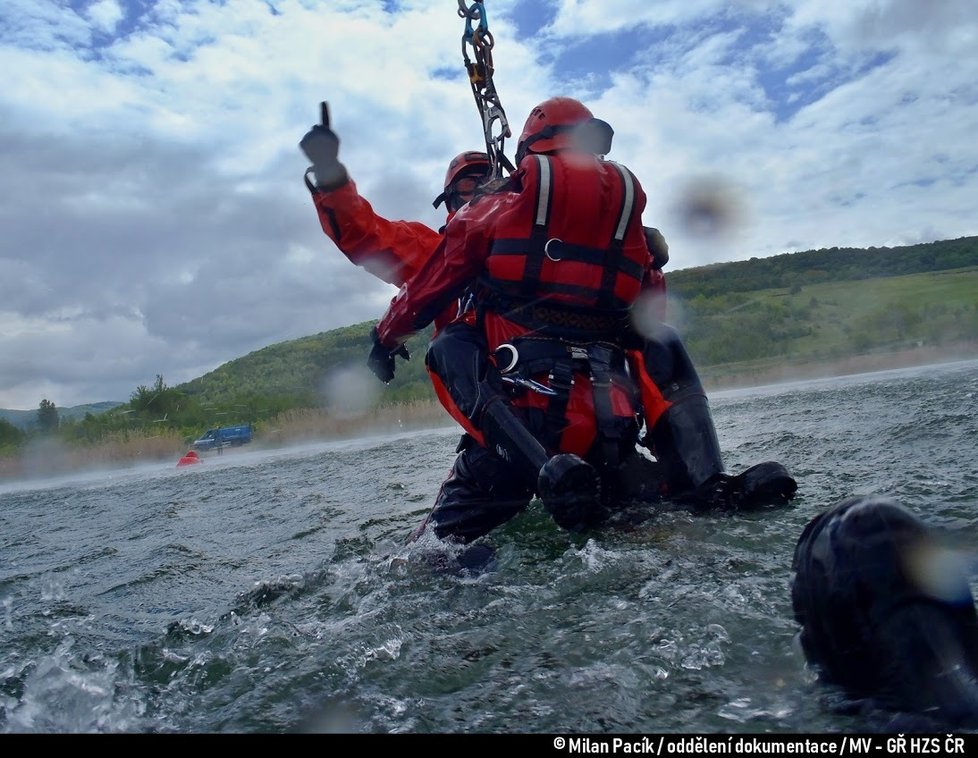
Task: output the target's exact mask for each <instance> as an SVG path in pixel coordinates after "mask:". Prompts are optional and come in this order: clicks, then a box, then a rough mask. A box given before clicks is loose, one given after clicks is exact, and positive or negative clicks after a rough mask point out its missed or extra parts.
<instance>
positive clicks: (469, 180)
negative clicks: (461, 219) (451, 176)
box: [447, 174, 487, 212]
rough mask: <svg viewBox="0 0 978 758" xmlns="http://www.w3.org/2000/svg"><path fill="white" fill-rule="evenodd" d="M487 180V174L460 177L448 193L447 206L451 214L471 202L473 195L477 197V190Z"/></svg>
mask: <svg viewBox="0 0 978 758" xmlns="http://www.w3.org/2000/svg"><path fill="white" fill-rule="evenodd" d="M486 178H487V177H486V175H485V174H469V175H468V176H460V177H459V178H458V179H456V180H455V181H454V182H452V184H451V187H449V191H448V203H447V205H448V210H449V212H454V211H457V210H458V209H459V208H461V207H462V206H463V205H465V204H466V203H467V202H469V200H471V199H472V197H473V195H475V191H476V189H477V188H478V187H479V185H480V184H482V183H483V182H484V181H485V180H486Z"/></svg>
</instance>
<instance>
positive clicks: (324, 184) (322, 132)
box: [299, 101, 348, 192]
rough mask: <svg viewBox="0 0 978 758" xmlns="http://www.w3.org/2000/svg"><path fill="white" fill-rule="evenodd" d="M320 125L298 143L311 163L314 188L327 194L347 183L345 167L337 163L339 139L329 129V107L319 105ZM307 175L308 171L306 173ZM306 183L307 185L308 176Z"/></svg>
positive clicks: (322, 104)
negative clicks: (320, 113)
mask: <svg viewBox="0 0 978 758" xmlns="http://www.w3.org/2000/svg"><path fill="white" fill-rule="evenodd" d="M320 108H321V109H322V123H321V124H316V125H315V126H314V127H313V128H312V129H310V130H309V131H308V132H306V136H304V137H303V138H302V139H301V140H300V141H299V148H300V149H301V150H302V152H304V153H305V154H306V157H307V158H308V159H309V161H310V162H311V163H312V166H311V167H310V168H311V169H312V172H313V173H314V174H315V175H316V182H315V187H316V188H317V189H321V190H325V191H327V192H329V191H331V190H334V189H338V188H340V187H342V186H343V185H344V184H346V183H347V181H348V177H347V173H346V167H345V166H344V165H343V164H342V163H340V162H339V159H338V157H337V156H338V155H339V150H340V138H339V137H337V136H336V132H334V131H333V130H332V129H330V128H329V106H328V105H327V104H326V103H325V101H324V102H322V103H320ZM307 174H308V171H307ZM306 183H307V184H308V183H309V179H308V176H307V177H306Z"/></svg>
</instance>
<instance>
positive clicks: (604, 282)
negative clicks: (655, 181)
mask: <svg viewBox="0 0 978 758" xmlns="http://www.w3.org/2000/svg"><path fill="white" fill-rule="evenodd" d="M608 162H609V163H611V165H612V166H614V167H615V168H616V169H617V170H618V176H619V177H621V183H622V192H623V195H624V200H623V201H622V204H621V212H620V213H619V214H618V224H617V225H616V226H615V233H614V235H613V236H612V238H611V243H610V244H609V245H608V252H609V253H610V254H611V255H612V256H613V257H614V259H615V260H618V261H624V260H625V258H624V255H623V251H624V248H625V231H626V230H627V229H628V221H629V219H631V217H632V209H633V208H634V207H635V179H634V177H632V175H631V173H630V172H629V170H628V169H627V168H625V167H624V166H622V165H621V164H620V163H615V162H613V161H608ZM636 268H640V267H636ZM617 274H618V272H617V271H616V270H615V269H614V268H612V267H611V266H608V267H607V268H605V270H604V275H603V276H602V278H601V293H600V295H599V296H598V306H599V307H601V308H610V307H611V306H612V305H613V304H614V301H615V279H616V277H617ZM638 278H639V280H641V278H642V273H639V275H638Z"/></svg>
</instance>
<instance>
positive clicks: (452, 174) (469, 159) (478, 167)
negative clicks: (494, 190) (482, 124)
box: [432, 150, 492, 208]
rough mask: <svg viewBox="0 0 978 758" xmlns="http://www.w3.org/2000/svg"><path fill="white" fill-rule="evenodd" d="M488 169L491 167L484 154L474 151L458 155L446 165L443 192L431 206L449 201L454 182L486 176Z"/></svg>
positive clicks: (487, 157)
mask: <svg viewBox="0 0 978 758" xmlns="http://www.w3.org/2000/svg"><path fill="white" fill-rule="evenodd" d="M490 168H492V166H491V164H490V163H489V156H488V155H487V154H486V153H479V152H476V151H474V150H467V151H466V152H464V153H459V154H458V155H456V156H455V157H454V158H452V162H451V163H449V164H448V170H447V171H446V172H445V190H444V191H443V192H442V193H441V194H440V195H439V196H438V197H436V198H435V201H434V203H432V205H434V206H435V207H436V208H437V207H438V206H439V205H441V204H442V203H443V202H445V201H447V200H448V199H449V196H450V195H451V194H452V184H454V183H455V181H456V180H458V179H460V178H462V177H463V176H481V177H484V176H488V174H489V170H490Z"/></svg>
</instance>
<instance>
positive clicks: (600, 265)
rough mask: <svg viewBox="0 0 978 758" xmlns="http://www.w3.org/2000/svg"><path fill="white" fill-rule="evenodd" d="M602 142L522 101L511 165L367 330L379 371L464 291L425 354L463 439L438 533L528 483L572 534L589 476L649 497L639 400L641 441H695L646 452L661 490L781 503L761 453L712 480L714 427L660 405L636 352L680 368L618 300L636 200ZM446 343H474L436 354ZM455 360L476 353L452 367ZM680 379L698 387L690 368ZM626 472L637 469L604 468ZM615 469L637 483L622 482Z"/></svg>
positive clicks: (635, 253) (631, 271) (771, 468)
mask: <svg viewBox="0 0 978 758" xmlns="http://www.w3.org/2000/svg"><path fill="white" fill-rule="evenodd" d="M610 142H611V128H610V127H609V126H608V125H607V124H605V123H604V122H602V121H599V120H597V119H595V118H593V116H592V114H591V112H590V111H589V110H588V109H587V108H585V107H584V106H583V105H582V104H581V103H579V102H577V101H575V100H572V99H570V98H553V99H551V100H548V101H546V102H544V103H542V104H541V105H540V106H537V108H535V109H534V110H533V112H532V113H531V115H530V117H529V118H528V119H527V122H526V126H525V127H524V130H523V134H522V135H521V137H520V140H519V145H518V148H517V159H518V164H519V167H518V170H517V171H516V173H515V174H514V175H513V176H511V177H510V178H509V180H508V181H507V182H506V183H505V185H504V186H503V187H502V188H501V189H499V190H497V191H495V192H493V193H492V194H487V195H485V196H482V197H477V198H476V199H475V200H473V201H472V202H470V203H469V204H468V205H467V206H466V207H464V208H462V209H461V210H460V211H459V212H458V213H457V214H456V215H455V217H454V218H452V219H451V220H450V221H449V223H448V224H447V226H446V229H445V239H444V240H443V241H442V242H441V243H440V244H439V247H438V249H437V250H436V251H435V252H434V253H433V254H432V256H431V257H430V258H429V260H428V262H427V263H426V264H425V265H424V266H423V267H422V269H421V271H420V272H419V273H418V274H417V276H416V277H415V278H413V279H412V280H410V281H409V282H408V283H407V285H406V286H404V287H402V288H401V291H400V292H399V293H398V295H397V297H396V298H395V299H394V300H393V301H392V304H391V307H390V308H389V309H388V311H387V313H386V314H385V315H384V317H383V318H382V319H381V321H380V322H379V324H378V325H377V327H376V344H375V348H374V351H373V352H372V353H371V359H370V362H371V365H372V367H374V368H375V370H377V373H378V376H380V377H381V379H383V380H385V381H388V380H389V379H388V378H386V377H385V371H388V370H389V369H387V368H386V366H385V364H384V359H385V358H386V359H388V360H389V361H392V360H393V359H392V356H393V355H394V354H395V353H396V351H397V350H398V349H399V348H400V346H401V345H402V344H403V341H404V340H405V339H406V338H407V337H408V336H409V335H410V334H412V333H414V332H415V331H417V330H419V329H421V328H423V327H424V326H426V325H427V324H428V323H430V322H431V321H432V319H433V318H434V317H435V315H436V314H437V313H439V312H440V311H441V310H442V308H444V307H445V305H446V304H448V303H450V302H453V301H455V300H457V299H458V298H460V297H463V296H467V299H466V302H465V305H466V307H465V310H464V313H463V315H462V316H461V318H460V320H458V321H456V322H454V323H453V324H452V325H450V326H448V327H446V328H445V329H444V330H443V331H442V333H441V334H440V335H439V336H438V337H437V338H436V339H435V340H433V342H432V345H431V346H430V347H429V351H428V367H429V369H430V371H431V373H432V374H433V378H434V381H435V386H436V389H437V390H438V391H439V395H440V396H442V399H443V402H445V401H446V400H447V401H448V402H447V403H446V405H447V406H448V407H449V410H450V412H452V415H453V417H455V418H456V420H457V421H459V423H461V424H462V426H463V427H464V428H465V429H466V431H467V432H468V434H469V435H470V436H471V437H472V438H473V439H474V440H475V441H476V442H478V443H480V444H479V448H475V446H474V445H470V446H469V447H467V448H466V449H465V450H463V451H462V454H461V455H460V458H459V460H457V461H456V466H455V469H454V471H453V476H452V477H450V479H449V480H448V481H447V482H446V483H445V485H444V486H443V488H442V492H441V493H440V494H439V498H438V501H437V502H436V505H435V508H434V510H433V512H432V514H431V517H430V520H431V521H432V522H433V524H434V528H435V530H436V533H437V534H438V535H439V536H452V537H455V538H458V539H461V540H462V541H470V540H471V539H474V538H475V537H478V536H480V535H481V534H484V533H485V532H487V531H488V530H489V529H491V528H493V527H494V526H496V525H498V524H499V523H503V522H504V521H506V520H508V519H509V518H511V517H512V516H513V515H515V513H518V512H519V511H520V510H522V509H523V508H524V507H525V506H526V503H527V502H528V501H529V499H530V497H532V494H533V493H534V491H535V492H536V493H537V494H539V495H540V496H541V499H542V500H543V502H544V505H545V506H546V507H547V509H548V511H550V512H551V514H552V515H553V516H554V518H555V520H556V521H557V522H558V523H559V524H560V525H561V526H564V527H566V528H568V529H572V530H580V529H583V528H587V527H589V526H593V525H595V524H596V523H599V522H600V521H601V520H602V519H603V517H604V515H605V510H604V508H602V507H600V505H599V503H600V492H601V490H602V482H601V480H602V479H604V482H605V485H606V490H605V491H606V495H607V494H608V488H607V485H608V484H610V485H611V487H610V491H611V493H613V497H615V498H619V497H621V496H622V495H623V494H624V495H626V496H630V495H636V494H642V495H648V494H650V493H649V492H647V491H643V487H646V488H647V487H648V483H649V482H656V483H658V482H659V480H660V479H661V478H662V477H661V472H655V474H653V472H652V469H651V468H649V467H648V466H645V467H643V466H642V465H641V464H644V463H647V459H644V458H642V457H641V456H639V455H638V454H637V453H636V452H635V450H634V447H635V444H636V442H637V441H638V423H637V417H638V414H639V412H640V407H641V406H643V405H644V406H645V413H646V417H647V419H648V421H647V423H648V426H649V428H650V430H652V431H651V435H650V436H651V438H652V442H653V444H656V441H657V440H661V441H662V443H663V445H661V446H664V445H665V444H669V443H671V442H674V441H676V440H677V439H678V441H679V442H683V441H684V440H683V434H685V433H686V432H690V433H691V434H695V436H696V440H695V446H696V447H697V449H696V450H687V451H681V450H680V451H675V450H674V451H671V452H673V453H675V455H674V456H673V461H669V460H668V459H669V457H670V456H669V452H665V453H663V454H662V455H663V458H664V459H665V460H666V461H667V462H678V463H679V464H680V465H681V466H682V467H684V468H683V470H682V471H679V470H676V471H673V472H668V473H667V476H666V477H665V479H666V482H665V485H666V487H668V486H670V485H671V484H672V482H679V481H680V479H681V478H682V477H685V478H686V481H685V482H682V483H681V486H683V485H684V486H685V489H686V491H689V490H690V489H692V490H695V491H697V496H702V495H706V494H707V492H706V491H705V490H703V485H708V490H709V493H710V494H711V497H710V498H709V501H708V504H710V505H716V504H721V501H724V502H727V503H730V504H733V503H731V501H736V500H737V499H740V496H741V495H748V496H749V497H750V498H751V499H755V500H756V498H758V497H761V498H764V499H768V498H772V497H776V498H777V499H782V500H783V499H787V498H789V497H790V496H791V495H793V493H794V489H795V483H794V481H793V480H792V479H791V478H790V476H788V474H787V471H785V470H784V468H783V467H782V466H780V464H776V463H769V464H761V465H760V467H754V469H755V470H753V471H752V470H749V471H748V472H745V474H743V475H741V477H731V476H729V475H725V474H723V473H722V463H721V462H720V458H719V446H718V444H717V443H716V435H715V430H714V429H713V426H712V422H711V423H709V424H708V425H707V426H706V427H705V428H704V427H703V426H702V420H703V419H702V414H700V416H701V418H699V419H697V421H699V422H700V426H699V427H697V428H694V429H687V428H685V427H684V426H682V425H679V426H678V427H677V425H676V424H670V420H671V417H673V416H674V415H675V416H676V418H677V419H679V421H683V417H682V414H673V413H672V411H673V408H675V407H680V406H681V405H683V404H680V403H675V402H672V401H670V400H669V399H667V398H666V397H665V395H664V393H663V392H662V391H660V390H659V388H658V386H657V385H656V383H655V380H654V379H653V376H652V375H650V373H649V372H648V371H646V370H645V365H644V364H645V359H644V357H643V349H645V350H646V351H647V352H650V354H653V355H657V357H659V358H662V359H663V365H665V364H670V367H671V368H673V369H689V370H690V371H692V365H691V364H689V363H688V359H687V360H686V362H685V363H686V365H677V363H679V364H681V363H682V362H681V361H679V362H677V361H676V358H677V356H678V357H685V351H681V355H679V354H678V353H677V351H676V348H677V347H679V348H681V343H680V342H678V338H677V339H676V342H675V344H669V341H668V340H666V341H661V342H660V344H659V345H657V346H656V347H653V348H652V349H651V350H650V349H648V348H647V346H646V345H645V344H644V343H645V340H643V338H641V337H639V336H638V335H636V334H635V333H634V331H633V330H632V329H631V328H630V321H629V316H630V314H629V309H630V308H631V306H632V305H633V304H634V303H635V301H636V300H637V298H638V297H639V294H640V292H641V289H642V286H643V283H644V282H646V281H647V272H648V271H649V270H650V269H651V266H652V260H651V256H650V253H649V250H648V247H647V244H646V240H645V233H644V230H643V227H642V225H641V213H642V211H643V210H644V207H645V194H644V192H643V190H642V188H641V186H640V184H639V182H638V181H637V180H636V179H635V178H634V177H633V176H632V175H631V174H630V172H629V171H628V170H627V169H625V168H624V167H622V166H619V165H617V164H614V163H610V162H608V161H604V160H602V159H601V157H600V156H603V155H604V154H605V153H607V151H608V150H609V149H610ZM473 282H476V284H475V285H474V286H473ZM473 327H475V328H473ZM456 330H458V331H459V333H460V334H459V335H456V334H454V332H455V331H456ZM480 338H481V339H484V342H482V341H480ZM449 339H452V340H454V342H456V343H458V344H464V343H465V342H469V343H470V344H471V345H474V347H475V348H478V349H464V348H463V349H462V350H459V351H457V353H456V354H453V351H452V350H450V349H449V350H441V349H440V343H444V342H447V341H448V340H449ZM482 348H484V349H485V350H483V349H482ZM440 353H441V354H444V356H445V358H446V360H440V358H439V356H440ZM459 356H462V357H464V358H465V359H466V360H467V361H469V362H471V361H472V360H473V357H474V356H475V357H482V358H483V359H482V361H481V362H480V363H477V364H476V365H471V363H469V365H462V366H461V367H459V366H458V360H456V359H457V358H458V357H459ZM485 356H491V357H488V359H485V358H484V357H485ZM378 369H379V370H378ZM633 376H634V377H637V385H638V386H637V387H636V385H635V383H633V382H632V380H631V377H633ZM677 378H680V377H677ZM683 378H685V377H683ZM691 380H692V383H694V384H696V385H699V382H698V379H697V378H696V377H695V371H693V372H692V375H691ZM674 384H677V385H678V384H680V382H674ZM677 389H682V388H681V387H678V386H677ZM685 389H687V390H689V389H690V387H687V388H685ZM699 389H700V394H701V397H702V401H703V403H702V404H696V403H693V404H692V406H695V405H699V406H700V408H701V409H704V410H705V409H706V406H705V395H702V387H701V385H699ZM689 394H690V397H689V399H690V400H692V399H693V398H692V393H689ZM640 398H641V399H640ZM453 405H454V408H453V407H452V406H453ZM692 406H690V407H692ZM514 409H515V410H514ZM649 409H652V410H653V413H651V414H650V413H649ZM706 419H707V420H709V415H708V412H707V414H706ZM663 423H665V426H666V427H668V428H666V429H663V428H662V424H663ZM657 428H658V429H659V431H658V434H657V433H656V429H657ZM687 437H690V435H687ZM707 438H709V439H707ZM685 441H686V442H690V443H691V442H692V440H691V439H686V440H685ZM659 446H660V445H657V447H659ZM480 449H481V450H482V451H483V452H482V453H481V454H479V453H476V454H474V455H476V459H477V461H479V463H480V464H481V462H482V459H485V458H486V453H488V452H489V451H492V452H494V453H496V455H497V456H498V457H499V458H502V459H503V460H504V461H506V462H508V463H509V464H511V465H512V466H515V468H516V469H517V470H518V471H519V472H521V473H522V476H521V477H519V478H518V479H516V480H514V479H513V477H509V478H507V479H502V478H501V477H500V476H499V475H500V474H501V473H502V472H501V471H499V470H498V466H497V467H496V468H497V470H495V471H492V470H491V469H492V468H493V467H492V466H489V465H487V466H484V467H481V468H484V470H482V471H480V470H477V469H478V468H480V467H479V466H474V465H473V466H470V465H468V461H466V460H465V457H464V456H465V453H466V452H467V451H468V450H477V451H478V450H480ZM690 452H691V453H692V454H691V455H688V454H687V453H690ZM684 456H685V457H684ZM634 466H638V470H639V471H644V472H645V476H642V475H640V476H638V477H628V476H626V475H625V473H624V472H623V471H622V467H626V468H629V467H634ZM697 466H701V467H703V468H709V469H711V470H710V471H709V473H708V475H707V476H706V477H704V478H703V479H701V480H700V481H699V482H697V481H695V479H694V478H693V477H692V476H690V474H691V473H692V474H693V475H698V474H699V473H701V472H698V471H695V468H696V467H697ZM749 473H751V474H752V477H753V478H752V477H748V476H747V475H748V474H749ZM473 479H474V480H480V481H482V482H486V481H489V482H490V485H489V490H490V492H489V497H488V498H487V497H486V487H485V486H481V487H477V488H474V489H473V488H471V487H470V486H469V484H470V483H471V481H472V480H473ZM629 479H630V480H631V485H636V484H637V485H638V489H637V491H636V490H635V489H634V488H632V489H631V490H628V489H626V491H625V492H624V493H623V492H622V491H621V487H622V484H623V482H628V481H629ZM643 479H644V480H645V481H643ZM755 479H757V481H755ZM670 480H671V481H670ZM758 484H760V485H761V486H760V487H758V486H757V485H758ZM470 494H471V495H472V497H471V498H470V497H469V495H470ZM657 494H660V495H661V494H662V493H661V492H659V493H657ZM669 494H670V495H674V494H679V493H677V492H673V493H669ZM605 499H606V500H607V499H608V498H607V497H606V498H605ZM487 500H488V501H491V505H490V504H489V503H488V502H487ZM704 502H707V501H706V500H704Z"/></svg>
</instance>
